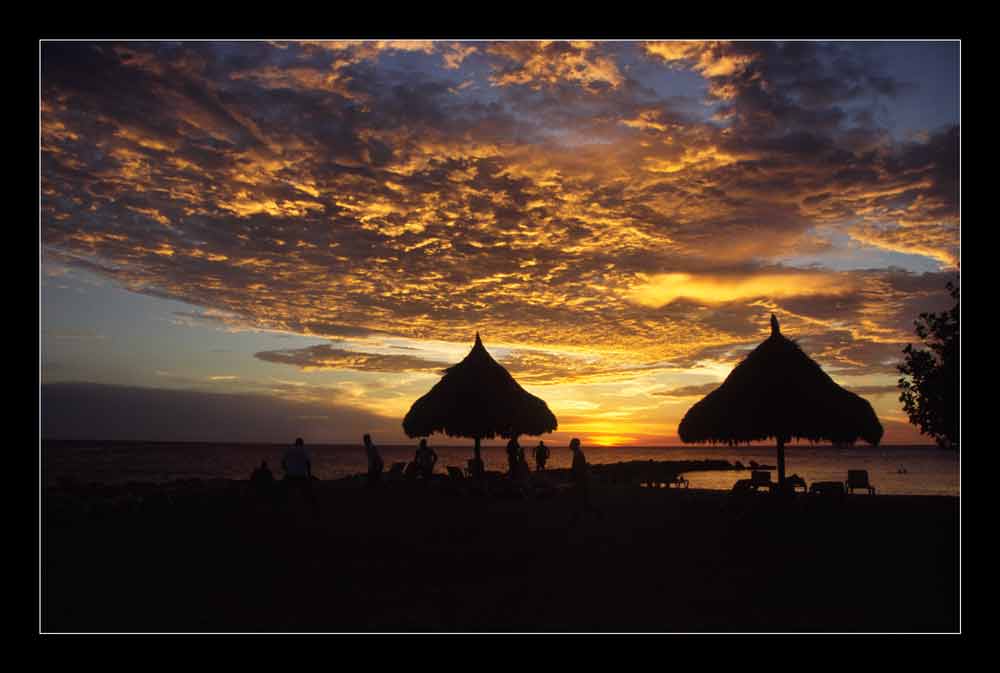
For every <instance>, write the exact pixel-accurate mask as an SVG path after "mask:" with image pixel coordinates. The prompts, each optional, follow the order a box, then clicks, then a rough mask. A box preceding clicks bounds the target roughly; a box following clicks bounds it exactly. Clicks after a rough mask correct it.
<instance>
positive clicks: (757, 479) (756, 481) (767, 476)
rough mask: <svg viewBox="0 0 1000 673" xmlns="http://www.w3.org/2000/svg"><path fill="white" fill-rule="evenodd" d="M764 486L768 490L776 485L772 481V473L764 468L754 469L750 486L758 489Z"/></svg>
mask: <svg viewBox="0 0 1000 673" xmlns="http://www.w3.org/2000/svg"><path fill="white" fill-rule="evenodd" d="M762 486H764V487H766V488H767V489H768V490H771V487H772V486H774V482H773V481H771V473H770V472H765V471H763V470H754V471H753V472H751V473H750V488H752V489H753V490H755V491H756V490H758V489H759V488H760V487H762Z"/></svg>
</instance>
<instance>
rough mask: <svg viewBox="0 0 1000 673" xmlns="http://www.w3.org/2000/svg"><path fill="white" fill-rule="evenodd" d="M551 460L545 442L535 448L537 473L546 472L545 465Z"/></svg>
mask: <svg viewBox="0 0 1000 673" xmlns="http://www.w3.org/2000/svg"><path fill="white" fill-rule="evenodd" d="M548 460H549V447H547V446H545V442H542V441H539V442H538V446H536V447H535V470H536V471H537V472H544V471H545V463H547V462H548Z"/></svg>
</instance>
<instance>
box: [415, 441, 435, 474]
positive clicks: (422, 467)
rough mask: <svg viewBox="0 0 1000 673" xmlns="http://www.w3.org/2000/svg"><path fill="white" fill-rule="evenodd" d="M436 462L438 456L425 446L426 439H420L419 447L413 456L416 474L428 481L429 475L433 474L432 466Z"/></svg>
mask: <svg viewBox="0 0 1000 673" xmlns="http://www.w3.org/2000/svg"><path fill="white" fill-rule="evenodd" d="M437 460H438V455H437V453H435V452H434V449H432V448H431V447H429V446H427V440H426V439H421V440H420V446H419V447H417V453H416V454H415V455H414V456H413V464H414V465H416V469H417V472H418V473H419V474H420V475H422V476H423V478H424V479H430V478H431V475H432V474H434V465H435V464H436V463H437Z"/></svg>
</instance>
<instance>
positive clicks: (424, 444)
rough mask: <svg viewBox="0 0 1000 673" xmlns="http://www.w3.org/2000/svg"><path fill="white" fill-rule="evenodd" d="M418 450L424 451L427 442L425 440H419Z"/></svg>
mask: <svg viewBox="0 0 1000 673" xmlns="http://www.w3.org/2000/svg"><path fill="white" fill-rule="evenodd" d="M420 448H421V449H426V448H427V440H426V439H421V440H420Z"/></svg>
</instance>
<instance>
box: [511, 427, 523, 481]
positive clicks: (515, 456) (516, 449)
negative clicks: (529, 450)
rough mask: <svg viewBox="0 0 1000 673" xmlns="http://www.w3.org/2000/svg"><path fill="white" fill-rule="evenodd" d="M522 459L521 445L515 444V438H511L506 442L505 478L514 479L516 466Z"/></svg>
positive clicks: (516, 470)
mask: <svg viewBox="0 0 1000 673" xmlns="http://www.w3.org/2000/svg"><path fill="white" fill-rule="evenodd" d="M523 459H524V453H523V451H521V445H520V444H518V443H517V437H516V436H515V437H511V438H510V441H509V442H507V476H508V477H510V478H511V479H514V478H515V477H516V476H517V473H518V466H519V465H520V464H521V461H522V460H523Z"/></svg>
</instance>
